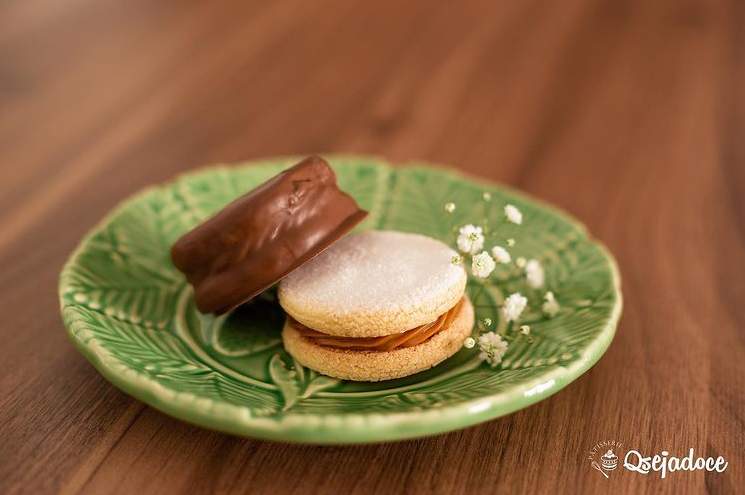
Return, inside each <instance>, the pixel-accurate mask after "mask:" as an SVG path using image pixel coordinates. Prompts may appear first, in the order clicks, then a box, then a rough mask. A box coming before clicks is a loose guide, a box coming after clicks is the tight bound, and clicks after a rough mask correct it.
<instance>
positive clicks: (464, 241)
mask: <svg viewBox="0 0 745 495" xmlns="http://www.w3.org/2000/svg"><path fill="white" fill-rule="evenodd" d="M482 197H483V200H484V201H485V202H489V201H491V199H492V196H491V194H489V193H483V195H482ZM455 210H456V206H455V204H454V203H447V204H446V205H445V211H446V212H448V213H453V212H455ZM486 211H487V208H485V212H486ZM502 221H503V222H508V223H512V224H515V225H521V224H522V222H523V214H522V212H521V211H520V210H519V209H518V208H517V207H516V206H515V205H512V204H508V205H505V206H504V217H503V220H502ZM493 236H497V237H498V238H501V239H502V242H501V243H500V244H501V245H494V246H491V248H488V247H487V248H485V244H486V240H487V238H492V237H493ZM456 245H457V247H458V250H459V251H460V253H461V254H459V255H458V256H453V258H452V262H453V263H454V264H461V263H463V264H465V263H467V261H468V258H469V257H470V261H471V262H470V269H471V275H472V276H473V277H474V278H476V279H481V280H483V281H484V282H483V284H484V286H483V287H481V288H480V289H479V292H478V293H477V295H476V297H475V298H474V304H475V303H476V300H477V299H478V297H479V295H480V294H481V291H482V290H483V289H484V287H485V286H486V285H487V284H488V280H486V279H488V278H489V277H490V276H491V275H492V273H493V272H494V270H495V269H496V267H497V265H500V264H508V263H513V262H514V264H515V266H516V267H517V269H519V271H520V272H522V274H523V275H524V277H525V282H526V284H527V286H528V287H529V288H530V289H532V290H538V289H541V288H542V287H544V286H545V285H546V273H545V270H544V268H543V265H542V264H541V262H540V261H539V260H537V259H526V258H524V257H522V256H519V257H517V258H515V259H514V261H513V257H512V255H511V254H510V252H509V251H508V248H512V247H514V246H515V239H514V238H512V237H510V238H504V237H501V236H498V232H497V231H495V230H493V229H489V222H488V218H484V223H483V227H482V226H480V225H474V224H467V225H463V226H461V227H459V228H458V229H457V237H456ZM531 293H532V291H531ZM527 306H528V298H527V297H526V296H523V295H522V294H521V293H519V292H515V293H513V294H510V295H509V296H507V297H506V298H505V300H504V302H503V303H502V305H501V307H500V309H499V311H500V316H501V319H502V320H503V321H504V322H505V323H506V324H507V325H506V327H505V328H506V331H503V332H502V334H504V335H505V337H503V336H502V335H501V334H500V333H497V332H494V331H489V332H485V330H486V328H487V327H489V326H491V324H492V321H491V320H490V319H489V318H485V319H484V320H483V325H482V324H481V323H480V324H479V330H478V332H485V333H481V335H478V332H477V334H475V335H473V336H471V337H468V338H466V339H465V340H464V341H463V346H464V347H465V348H467V349H473V348H474V347H476V346H478V349H479V357H480V358H481V360H483V361H486V362H488V363H489V364H490V365H491V366H492V367H494V366H497V365H498V364H499V363H501V362H502V359H503V357H504V355H505V353H506V352H507V347H508V341H507V340H506V339H509V338H511V337H510V335H512V334H511V332H513V331H514V332H515V334H519V335H521V336H522V338H525V339H527V341H528V342H533V337H532V336H531V328H530V326H529V325H525V324H520V323H518V322H519V320H520V318H521V316H522V315H523V313H524V312H525V310H526V308H527ZM540 308H541V311H542V312H543V314H544V315H546V316H547V317H549V318H551V317H553V316H555V315H556V314H557V313H558V312H559V310H560V306H559V303H558V301H557V300H556V298H555V297H554V294H553V293H552V292H550V291H548V292H546V293H545V294H544V296H543V302H542V304H541V306H540ZM515 324H516V325H515Z"/></svg>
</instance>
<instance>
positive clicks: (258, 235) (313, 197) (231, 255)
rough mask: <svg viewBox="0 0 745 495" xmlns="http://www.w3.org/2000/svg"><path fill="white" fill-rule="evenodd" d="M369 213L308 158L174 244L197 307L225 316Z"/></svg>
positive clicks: (314, 158)
mask: <svg viewBox="0 0 745 495" xmlns="http://www.w3.org/2000/svg"><path fill="white" fill-rule="evenodd" d="M366 216H367V212H366V211H364V210H362V209H360V208H359V207H358V206H357V203H356V202H355V201H354V199H352V197H351V196H349V195H348V194H346V193H345V192H343V191H342V190H340V189H339V188H338V186H337V185H336V175H335V174H334V171H333V170H331V167H329V165H328V163H326V161H325V160H323V159H322V158H319V157H317V156H311V157H309V158H306V159H305V160H303V161H301V162H300V163H298V164H297V165H295V166H293V167H291V168H288V169H287V170H285V171H283V172H281V173H280V174H278V175H276V176H275V177H273V178H271V179H270V180H268V181H267V182H265V183H263V184H262V185H260V186H258V187H257V188H256V189H254V190H252V191H250V192H248V193H247V194H245V195H243V196H241V197H240V198H238V199H236V200H235V201H233V202H232V203H230V204H228V205H227V206H226V207H225V208H223V209H222V210H220V211H219V212H218V213H217V214H216V215H215V216H213V217H212V218H210V219H209V220H207V221H205V222H204V223H202V224H201V225H199V226H197V227H196V228H194V229H193V230H191V231H190V232H188V233H187V234H186V235H184V236H183V237H182V238H181V239H179V240H178V241H177V242H176V243H175V244H174V245H173V247H172V248H171V259H172V260H173V264H174V265H175V266H176V268H178V269H179V270H181V271H182V272H184V274H185V275H186V278H187V279H188V280H189V283H191V284H192V285H193V286H194V300H195V302H196V305H197V309H199V311H201V312H202V313H215V314H222V313H225V312H227V311H230V310H231V309H233V308H235V307H236V306H238V305H240V304H242V303H244V302H246V301H248V300H249V299H251V298H252V297H254V296H256V295H257V294H259V293H260V292H262V291H264V290H266V289H268V288H269V287H271V286H272V285H273V284H275V283H276V282H277V281H279V280H280V279H282V278H283V277H284V276H285V275H287V274H288V273H290V272H291V271H293V270H294V269H296V268H297V267H299V266H300V265H302V264H303V263H305V262H307V261H309V260H310V259H312V258H313V257H314V256H316V255H318V254H319V253H321V252H322V251H323V250H324V249H326V248H327V247H329V246H331V245H332V244H333V243H334V242H336V241H337V240H338V239H340V238H341V237H343V236H344V235H346V234H347V233H348V232H349V231H350V230H352V228H354V226H355V225H357V224H358V223H359V222H361V221H362V220H363V219H364V218H365V217H366Z"/></svg>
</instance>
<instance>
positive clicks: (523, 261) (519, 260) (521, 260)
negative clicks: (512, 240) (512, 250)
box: [515, 256, 528, 268]
mask: <svg viewBox="0 0 745 495" xmlns="http://www.w3.org/2000/svg"><path fill="white" fill-rule="evenodd" d="M527 262H528V260H526V259H525V258H523V257H522V256H520V257H518V258H517V259H516V260H515V264H516V265H517V266H519V267H520V268H525V264H526V263H527Z"/></svg>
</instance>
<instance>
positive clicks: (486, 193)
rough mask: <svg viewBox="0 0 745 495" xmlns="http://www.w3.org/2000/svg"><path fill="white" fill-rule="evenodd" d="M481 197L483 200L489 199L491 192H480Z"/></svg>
mask: <svg viewBox="0 0 745 495" xmlns="http://www.w3.org/2000/svg"><path fill="white" fill-rule="evenodd" d="M481 197H483V198H484V201H491V194H490V193H488V192H485V193H484V194H482V196H481Z"/></svg>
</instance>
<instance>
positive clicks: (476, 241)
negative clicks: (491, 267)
mask: <svg viewBox="0 0 745 495" xmlns="http://www.w3.org/2000/svg"><path fill="white" fill-rule="evenodd" d="M483 232H484V231H483V229H482V228H481V227H476V226H475V225H471V224H468V225H464V226H463V227H461V228H460V229H459V230H458V239H457V240H456V243H457V244H458V249H460V250H461V251H462V252H464V253H467V254H476V253H478V252H479V251H481V248H483V247H484V234H483Z"/></svg>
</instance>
